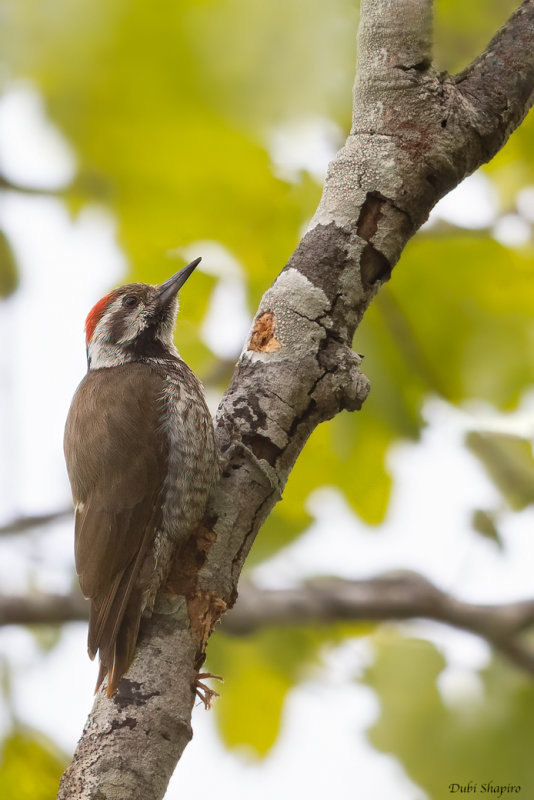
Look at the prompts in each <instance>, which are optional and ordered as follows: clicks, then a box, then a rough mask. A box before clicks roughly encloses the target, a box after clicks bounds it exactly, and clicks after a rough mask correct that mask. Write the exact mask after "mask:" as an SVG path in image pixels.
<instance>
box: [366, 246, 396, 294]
mask: <svg viewBox="0 0 534 800" xmlns="http://www.w3.org/2000/svg"><path fill="white" fill-rule="evenodd" d="M360 264H361V271H362V283H363V285H364V287H365V288H366V289H369V288H370V287H371V286H372V285H373V284H375V283H376V282H377V281H387V280H389V279H390V277H391V265H390V263H389V261H388V260H387V258H386V257H385V255H383V253H380V252H379V251H378V250H377V249H376V247H373V245H372V244H366V245H365V247H364V249H363V252H362V257H361V261H360Z"/></svg>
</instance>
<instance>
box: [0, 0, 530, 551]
mask: <svg viewBox="0 0 534 800" xmlns="http://www.w3.org/2000/svg"><path fill="white" fill-rule="evenodd" d="M3 6H4V7H5V14H4V17H5V19H6V20H7V23H8V24H7V25H5V26H4V29H3V32H0V43H1V45H2V51H3V53H4V59H5V61H6V64H7V65H8V67H9V69H8V70H7V71H6V72H5V74H8V75H10V76H11V81H10V82H8V83H7V84H6V86H5V88H9V87H10V86H13V85H16V81H21V80H22V81H23V80H29V81H31V82H32V83H34V84H35V85H36V86H37V87H38V88H39V90H40V91H41V92H42V94H43V97H44V100H45V103H46V108H47V110H48V113H49V114H50V116H51V118H52V119H53V120H54V121H55V123H56V124H57V126H58V128H59V129H60V130H61V131H62V132H63V134H64V135H65V136H66V138H67V139H68V141H69V142H70V143H71V145H72V147H73V149H74V152H75V153H76V156H77V159H78V173H77V176H76V178H75V180H74V181H73V183H72V185H71V186H70V187H69V188H68V189H67V190H66V202H67V203H68V205H69V207H70V209H71V211H72V213H76V212H77V210H78V209H79V208H81V207H83V205H84V204H86V203H94V202H98V203H101V204H104V205H106V206H108V207H109V208H110V210H111V211H112V212H113V214H114V216H115V217H116V219H117V223H118V237H119V242H120V244H121V246H122V248H123V250H124V251H125V253H126V254H127V256H128V258H129V270H128V272H129V274H128V275H127V276H126V278H127V279H129V280H139V279H142V280H147V281H150V282H159V281H160V280H162V279H163V278H164V277H166V276H167V275H168V274H169V272H171V271H172V270H173V269H175V267H176V264H175V263H172V262H171V261H170V259H169V253H172V254H174V255H175V256H176V255H178V256H179V255H180V254H183V251H184V248H186V247H187V248H188V252H189V251H190V249H191V245H192V243H195V242H198V243H199V244H198V245H197V247H196V249H195V255H196V254H197V252H196V251H197V250H198V253H199V254H202V253H201V251H202V246H201V242H202V241H210V240H211V241H216V242H217V243H219V244H220V245H223V246H224V247H225V248H226V249H227V250H228V251H229V252H230V253H231V254H232V256H233V257H234V258H236V259H237V261H238V262H239V264H240V265H241V266H242V268H243V271H244V275H245V277H246V284H247V293H248V302H249V308H250V311H251V312H252V311H253V309H254V308H255V306H256V303H257V302H258V300H259V297H260V296H261V294H262V293H263V291H264V290H265V288H266V287H267V286H268V285H269V284H270V282H271V281H272V279H273V277H274V275H275V274H276V273H277V271H278V270H279V269H280V267H281V266H282V265H283V264H284V263H285V261H286V260H287V258H288V256H289V255H290V253H291V251H292V249H293V248H294V246H295V244H296V242H297V241H298V238H299V233H300V231H301V230H302V227H303V226H304V225H305V223H306V221H307V220H308V219H309V218H310V216H311V215H312V213H313V211H314V208H315V206H316V203H317V200H318V197H319V194H320V186H319V185H318V184H317V182H316V180H315V179H314V178H313V177H312V176H311V175H309V174H308V173H307V172H306V171H305V170H304V169H302V170H301V173H300V177H295V179H294V180H291V181H290V180H282V179H281V178H280V177H277V174H278V173H277V168H276V166H275V165H274V164H275V162H276V158H277V156H276V152H275V151H274V150H273V147H274V145H273V134H274V132H276V131H278V132H280V131H281V130H282V131H283V130H284V126H291V125H293V124H295V123H299V122H300V123H307V124H308V125H309V127H310V129H314V126H317V125H318V124H319V122H318V121H321V120H323V121H325V120H330V121H331V122H333V123H335V125H337V126H338V127H339V141H338V140H335V141H334V140H332V141H330V146H331V148H332V150H333V149H334V148H335V147H337V146H338V145H339V143H340V141H342V136H343V134H342V131H343V130H347V128H348V125H349V120H350V113H351V107H350V106H351V104H350V96H351V84H352V81H353V71H354V68H353V64H354V60H355V46H356V37H355V30H356V24H357V11H358V9H357V3H355V2H353V0H333V2H331V3H328V4H325V3H323V2H321V0H307V1H306V2H304V0H290V2H287V0H275V1H274V2H273V3H269V4H264V3H259V2H253V3H250V2H245V0H222V1H221V0H219V1H218V2H215V0H201V1H199V0H183V2H181V3H180V4H175V3H170V2H164V1H163V0H160V2H159V3H157V4H156V5H154V4H153V3H150V2H148V0H106V2H104V0H97V1H96V2H95V0H77V2H76V3H71V2H68V0H48V2H47V3H46V4H42V3H36V2H35V0H16V2H15V1H14V0H11V1H10V0H4V2H3ZM515 6H516V3H515V2H514V0H506V1H505V0H472V2H470V3H469V4H466V3H464V2H461V0H441V2H438V3H437V4H436V60H437V64H438V66H439V67H440V68H441V67H443V68H447V69H449V70H452V71H456V70H460V69H462V68H463V67H465V66H466V64H467V63H469V61H470V60H471V59H472V58H473V57H475V56H476V54H477V53H478V52H479V50H480V49H481V48H482V47H483V46H484V45H485V43H487V41H488V40H489V39H490V38H491V36H493V35H494V33H495V32H496V30H497V29H498V27H499V26H500V25H501V24H502V23H503V22H504V21H505V20H506V18H507V16H508V15H509V13H510V12H511V11H512V10H513V9H514V8H515ZM334 130H335V128H334ZM334 139H335V136H334ZM532 140H533V136H532V131H531V123H527V124H525V125H523V126H522V127H521V129H520V130H519V131H518V132H517V133H515V134H514V135H513V137H512V140H511V141H510V143H509V144H508V145H507V147H506V148H505V155H503V157H502V159H503V160H501V161H500V162H499V158H501V157H500V156H499V157H498V158H497V159H496V161H495V162H494V165H493V166H492V169H493V170H494V173H493V174H494V175H495V177H496V179H497V185H498V187H501V186H502V198H503V205H506V204H507V203H508V204H509V202H510V201H509V198H510V197H512V196H513V197H515V193H516V192H517V190H518V188H520V186H522V185H524V184H525V183H527V182H528V181H529V180H530V179H531V178H530V172H529V170H531V169H532V164H531V161H532V159H531V158H530V152H531V147H532ZM518 176H522V177H521V178H519V177H518ZM0 255H1V254H0ZM4 260H5V259H4ZM429 265H432V268H429ZM206 266H207V267H208V270H209V269H210V267H213V265H210V264H207V265H206ZM213 286H214V279H213V278H212V277H209V276H208V275H205V274H202V273H199V274H198V275H197V278H196V279H195V287H194V288H195V291H194V292H193V291H191V292H189V293H188V294H187V297H186V298H185V299H184V313H183V315H182V320H181V325H180V334H179V335H180V349H181V352H182V354H183V356H184V358H185V359H186V360H187V361H188V362H189V363H191V365H192V366H193V368H194V369H195V370H196V371H197V372H199V373H200V374H201V375H202V376H208V375H215V374H217V369H216V364H215V362H216V359H215V356H214V355H213V354H212V353H211V352H210V350H209V349H208V348H207V347H206V345H205V344H204V343H203V342H202V341H201V338H200V336H199V326H200V325H201V323H202V320H203V319H204V317H205V315H206V312H207V309H208V305H209V300H210V295H211V291H212V288H213ZM0 288H1V287H0ZM436 298H439V304H440V313H436V303H435V299H436ZM532 301H533V292H532V287H531V253H530V252H523V253H516V252H513V251H510V250H505V249H504V248H502V247H500V246H499V245H497V244H496V243H495V242H494V241H492V240H491V239H489V238H484V237H481V236H478V237H475V236H472V237H468V236H465V237H463V238H455V239H446V238H443V239H441V241H439V243H436V241H435V239H431V238H430V237H427V238H426V239H424V240H416V241H415V242H414V243H413V244H412V245H411V246H410V247H409V248H407V251H406V254H405V255H404V257H403V260H402V262H401V264H400V265H399V266H398V267H397V268H396V270H395V273H394V277H393V281H392V283H391V286H390V287H387V288H386V289H385V290H384V291H383V292H382V293H381V295H380V297H379V298H378V300H377V302H376V304H375V305H374V307H373V308H372V309H371V310H370V312H369V314H368V315H366V318H365V321H364V324H363V325H362V327H361V329H360V330H359V331H358V336H357V340H356V348H357V349H358V350H360V351H361V352H363V353H364V354H365V355H366V361H365V369H366V371H368V373H369V376H370V378H371V380H372V387H373V390H372V394H371V397H370V399H369V401H368V402H367V403H366V404H365V407H364V410H363V411H362V412H361V414H359V415H353V416H349V415H347V414H344V415H341V416H339V417H338V418H336V419H335V420H333V421H332V422H331V423H330V424H329V425H326V426H322V428H320V429H319V430H317V431H316V432H315V433H314V435H313V436H312V438H311V440H310V442H309V444H308V446H307V448H306V450H305V452H304V454H303V456H302V457H301V459H300V461H299V463H298V465H297V467H296V469H295V471H294V473H293V475H292V476H291V479H290V482H289V484H288V486H287V489H286V492H285V496H284V502H283V503H282V504H281V505H280V506H279V507H278V508H277V509H276V510H275V512H274V513H273V515H272V516H271V518H270V519H269V520H268V522H267V523H266V530H265V532H264V535H263V536H262V537H261V541H259V542H258V544H257V546H256V548H255V550H254V553H253V558H254V559H255V560H260V559H263V558H265V557H266V556H268V555H270V554H271V553H272V552H274V551H275V550H276V549H278V548H279V547H281V546H283V545H284V544H287V543H288V542H289V541H291V540H292V539H293V538H295V536H298V535H299V534H300V533H301V532H302V531H303V530H304V529H305V528H306V527H307V525H308V523H309V515H308V514H307V512H306V510H305V507H304V503H305V500H306V498H307V496H308V495H309V493H310V492H311V491H312V490H313V489H314V488H316V487H318V486H320V485H322V484H323V483H324V480H325V479H324V477H323V476H324V475H328V481H329V483H331V484H333V485H335V486H338V487H339V488H341V489H342V490H343V492H344V493H345V494H346V496H347V499H348V501H349V503H350V504H351V505H352V507H353V509H354V510H355V511H356V512H357V513H358V514H359V515H360V516H361V517H362V519H364V520H365V521H366V522H369V523H373V524H376V523H379V522H381V521H382V520H383V518H384V515H385V513H386V510H387V505H388V499H389V493H390V489H391V479H390V476H389V474H388V472H387V469H386V466H385V456H386V453H387V450H388V448H389V446H390V444H391V443H392V442H394V441H395V440H396V439H398V438H399V437H403V438H412V439H414V438H416V437H417V436H418V433H419V430H420V428H421V424H422V423H421V408H422V404H423V401H424V398H425V396H426V395H427V394H428V393H429V392H434V393H437V394H439V395H441V396H442V397H444V398H446V399H448V400H450V401H451V402H455V403H460V402H462V401H465V400H466V399H471V398H482V399H485V400H488V401H490V402H492V403H494V404H495V405H496V406H498V407H501V408H511V407H512V406H513V405H514V404H515V403H516V402H517V399H518V397H519V396H520V394H521V392H522V391H523V390H524V389H525V387H526V386H528V385H529V383H531V381H532V374H533V371H534V356H533V355H532V352H533V350H532V347H530V346H527V345H528V343H529V342H530V338H531V336H532V327H533V323H532V322H531V320H532V319H533V316H532V310H533V302H532ZM449 319H450V320H454V325H452V324H450V325H448V324H447V323H446V320H449ZM236 355H237V354H236ZM496 361H497V362H498V363H499V370H496V369H495V368H494V364H495V362H496ZM222 388H223V386H222V385H219V389H222ZM318 463H321V464H322V465H323V468H322V469H321V470H318V469H317V464H318Z"/></svg>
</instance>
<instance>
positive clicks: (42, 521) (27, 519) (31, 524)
mask: <svg viewBox="0 0 534 800" xmlns="http://www.w3.org/2000/svg"><path fill="white" fill-rule="evenodd" d="M73 513H74V512H73V510H72V508H60V509H59V510H58V511H50V512H49V513H48V514H32V515H31V516H21V517H16V519H12V520H11V522H6V523H5V524H4V525H0V536H12V535H13V534H14V533H25V532H26V531H28V530H31V529H32V528H40V527H42V526H43V525H50V523H52V522H57V521H58V520H61V519H66V518H67V517H72V516H73Z"/></svg>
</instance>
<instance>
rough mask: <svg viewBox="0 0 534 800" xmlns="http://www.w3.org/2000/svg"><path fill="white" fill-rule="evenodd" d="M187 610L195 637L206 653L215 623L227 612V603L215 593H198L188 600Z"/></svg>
mask: <svg viewBox="0 0 534 800" xmlns="http://www.w3.org/2000/svg"><path fill="white" fill-rule="evenodd" d="M187 608H188V610H189V619H190V621H191V630H192V632H193V636H194V637H195V639H196V641H198V643H199V645H200V650H201V652H202V653H204V650H205V649H206V644H207V642H208V639H209V636H210V634H211V632H212V630H213V628H214V626H215V623H216V622H217V621H218V620H219V619H220V617H221V616H222V615H223V614H224V612H225V611H226V608H227V606H226V603H225V602H224V600H221V598H220V597H217V595H215V594H213V592H201V591H197V593H196V594H195V595H194V597H190V598H188V600H187Z"/></svg>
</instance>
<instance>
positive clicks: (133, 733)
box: [59, 0, 534, 800]
mask: <svg viewBox="0 0 534 800" xmlns="http://www.w3.org/2000/svg"><path fill="white" fill-rule="evenodd" d="M431 16H432V3H431V1H430V0H388V2H384V3H376V2H375V0H362V4H361V19H360V29H359V45H358V67H357V76H356V82H355V86H354V115H353V122H352V128H351V131H350V134H349V137H348V139H347V141H346V143H345V145H344V147H343V148H342V149H341V150H340V152H339V153H338V155H337V156H336V158H335V159H334V161H333V162H332V163H331V165H330V168H329V171H328V175H327V178H326V182H325V186H324V191H323V195H322V199H321V202H320V204H319V208H318V210H317V212H316V214H315V216H314V218H313V220H312V222H311V224H310V228H309V230H308V232H307V233H306V235H305V236H304V238H303V239H302V241H301V243H300V244H299V246H298V248H297V250H296V251H295V253H294V254H293V255H292V256H291V259H290V261H289V263H288V264H287V265H286V267H285V268H284V269H283V270H282V272H281V273H280V275H279V276H278V278H277V279H276V280H275V282H274V283H273V285H272V286H271V288H270V289H269V290H268V291H267V292H266V293H265V295H264V297H263V299H262V301H261V303H260V307H259V309H258V312H257V315H256V318H255V321H254V324H253V329H252V331H251V334H250V336H249V338H248V346H245V349H244V350H243V352H242V354H241V357H240V359H239V362H238V364H237V366H236V369H235V372H234V375H233V378H232V381H231V384H230V386H229V388H228V390H227V392H226V394H225V396H224V398H223V400H222V402H221V405H220V408H219V410H218V413H217V417H216V428H217V436H218V442H219V446H220V451H221V460H222V475H221V481H220V483H219V486H218V487H217V490H216V492H215V493H214V495H213V497H212V500H211V505H210V508H209V510H208V514H207V516H206V519H205V520H204V524H203V530H202V531H201V532H200V533H199V536H200V540H201V542H202V545H201V546H199V545H198V542H197V541H196V539H195V537H192V540H191V542H189V543H188V545H187V550H186V552H184V553H182V554H180V555H179V558H178V561H180V558H181V557H183V563H187V565H188V567H187V574H186V575H185V577H184V568H183V567H182V569H181V573H182V578H181V580H182V581H183V582H184V583H183V584H182V591H183V597H182V600H181V601H179V602H178V603H176V602H175V601H174V602H173V603H170V602H167V601H166V600H165V598H162V600H161V603H160V607H159V609H158V610H159V613H157V614H155V615H154V617H153V618H152V619H150V620H146V621H145V623H144V625H143V629H142V638H141V642H140V646H139V648H138V652H137V655H136V658H135V660H134V663H133V665H132V667H131V669H130V671H129V673H128V675H127V678H126V679H125V680H123V681H122V683H121V685H120V687H119V691H118V693H117V694H116V695H115V696H114V697H112V698H111V699H106V698H105V697H104V696H103V694H102V693H99V694H98V696H97V698H96V701H95V705H94V708H93V710H92V712H91V714H90V716H89V720H88V723H87V725H86V728H85V731H84V734H83V736H82V739H81V740H80V743H79V745H78V749H77V751H76V753H75V756H74V761H73V764H72V765H71V767H69V769H68V770H67V772H66V773H65V775H64V777H63V780H62V783H61V787H60V792H59V797H60V798H63V800H66V798H71V799H72V800H74V798H76V800H84V799H85V798H97V797H98V798H99V800H107V799H108V798H110V799H111V798H113V800H119V798H124V800H126V798H131V797H143V798H145V799H146V800H156V798H161V797H163V794H164V792H165V787H166V785H167V782H168V780H169V778H170V776H171V774H172V772H173V770H174V767H175V765H176V762H177V761H178V759H179V758H180V755H181V753H182V751H183V748H184V747H185V745H186V744H187V742H188V741H189V739H190V737H191V730H190V722H189V720H190V712H191V707H192V704H193V697H194V679H195V673H196V670H198V668H199V666H200V664H201V663H202V661H203V658H204V648H205V643H206V639H207V636H208V635H209V632H210V630H211V628H212V626H213V623H214V621H215V620H216V618H217V616H218V614H219V613H220V612H221V611H222V610H223V609H224V608H226V607H228V608H230V607H231V606H232V605H233V603H234V602H235V599H236V596H237V581H238V578H239V575H240V572H241V568H242V566H243V563H244V561H245V559H246V557H247V554H248V552H249V550H250V547H251V545H252V543H253V540H254V537H255V535H256V533H257V531H258V530H259V528H260V527H261V524H262V523H263V521H264V520H265V518H266V517H267V515H268V514H269V512H270V510H271V509H272V507H273V506H274V505H275V503H276V502H278V500H279V499H280V497H281V495H282V491H283V488H284V485H285V483H286V480H287V477H288V475H289V473H290V471H291V469H292V467H293V465H294V463H295V460H296V458H297V457H298V454H299V453H300V451H301V450H302V448H303V447H304V445H305V443H306V440H307V439H308V436H309V435H310V434H311V432H312V431H313V429H314V428H315V427H316V426H317V425H318V424H319V423H320V422H323V421H324V420H327V419H330V418H331V417H333V416H334V415H335V414H337V413H338V412H339V411H341V410H342V409H348V410H355V409H358V408H359V407H360V406H361V404H362V402H363V401H364V400H365V397H366V395H367V392H368V390H369V386H368V382H367V379H366V378H365V376H363V375H362V373H361V372H360V370H359V366H360V358H359V357H358V356H357V355H356V354H355V353H353V352H352V350H351V342H352V337H353V335H354V332H355V330H356V327H357V325H358V323H359V322H360V320H361V318H362V316H363V314H364V312H365V310H366V308H367V307H368V305H369V303H370V302H371V300H372V299H373V297H374V296H375V294H376V292H377V291H378V290H379V288H380V286H381V285H382V283H383V282H384V281H386V280H388V279H389V277H390V274H391V270H392V269H393V268H394V266H395V264H396V263H397V261H398V259H399V257H400V254H401V252H402V249H403V248H404V246H405V244H406V242H407V241H408V239H409V238H410V237H411V236H412V235H413V234H414V233H415V231H416V230H417V229H418V228H419V227H420V226H421V225H422V223H423V222H424V221H425V220H426V219H427V217H428V214H429V212H430V210H431V209H432V207H433V206H434V205H435V203H436V202H437V201H438V200H439V199H440V198H441V197H442V196H443V195H444V194H446V192H448V191H450V189H452V188H453V187H454V186H456V185H457V184H458V183H459V182H460V181H461V180H463V178H464V177H465V176H466V175H468V174H470V173H471V172H473V171H474V170H475V169H476V168H477V167H478V166H479V165H480V164H482V163H484V162H485V161H487V160H488V159H490V158H491V157H492V156H493V155H494V154H495V153H496V152H497V151H498V150H499V149H500V148H501V147H502V146H503V144H504V143H505V141H506V139H507V138H508V136H509V135H510V133H511V132H512V131H513V130H514V128H515V127H516V126H517V125H518V124H519V123H520V121H521V120H522V118H523V117H524V115H525V114H526V113H527V111H528V109H529V108H530V106H531V104H532V99H533V92H534V0H526V2H524V3H523V4H522V6H521V7H520V8H519V9H518V11H517V12H516V13H515V14H514V15H513V16H512V17H511V18H510V20H509V21H508V23H507V24H506V25H505V26H504V28H503V29H502V30H501V31H500V32H499V33H498V34H497V35H496V37H495V38H494V39H493V40H492V42H491V43H490V45H489V46H488V48H487V50H486V51H485V52H484V53H483V54H482V55H481V56H480V57H479V58H477V59H476V60H475V61H474V62H473V63H472V64H471V65H470V66H469V67H468V68H467V69H466V70H465V71H464V72H463V73H461V74H460V75H458V76H449V75H444V74H442V73H438V72H437V71H436V70H435V69H434V68H433V67H432V62H431ZM206 530H208V531H209V532H210V534H209V536H206ZM178 571H179V572H180V568H179V567H178ZM134 723H135V724H134Z"/></svg>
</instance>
